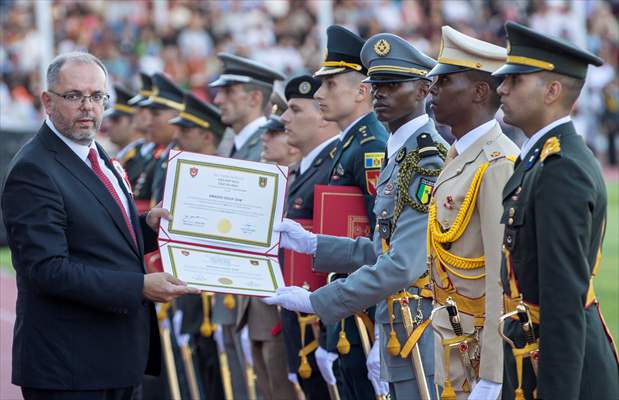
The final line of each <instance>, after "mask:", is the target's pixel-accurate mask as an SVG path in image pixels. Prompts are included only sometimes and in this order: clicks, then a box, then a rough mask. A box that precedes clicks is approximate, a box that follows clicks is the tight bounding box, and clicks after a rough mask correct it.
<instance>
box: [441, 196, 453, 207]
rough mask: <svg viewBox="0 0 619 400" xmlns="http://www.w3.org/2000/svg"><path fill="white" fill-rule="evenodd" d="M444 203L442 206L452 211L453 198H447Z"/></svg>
mask: <svg viewBox="0 0 619 400" xmlns="http://www.w3.org/2000/svg"><path fill="white" fill-rule="evenodd" d="M445 200H446V201H445V203H443V206H444V207H445V208H446V209H448V210H452V209H453V208H454V198H453V196H447V198H446V199H445Z"/></svg>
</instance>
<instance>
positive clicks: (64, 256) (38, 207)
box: [2, 53, 199, 400]
mask: <svg viewBox="0 0 619 400" xmlns="http://www.w3.org/2000/svg"><path fill="white" fill-rule="evenodd" d="M106 81H107V71H106V70H105V67H104V66H103V64H102V63H101V62H100V61H99V60H98V59H97V58H95V57H94V56H92V55H90V54H88V53H67V54H63V55H61V56H58V57H57V58H56V59H54V60H53V61H52V63H51V64H50V66H49V68H48V71H47V87H48V89H47V91H44V92H43V93H42V95H41V102H42V103H43V105H44V107H45V110H46V113H47V115H48V118H47V120H46V121H45V123H44V124H43V126H42V127H41V129H40V131H39V133H38V134H37V136H35V137H34V139H32V140H31V141H30V142H28V143H27V144H26V145H25V146H24V147H23V148H22V149H21V150H20V151H19V153H18V154H17V155H16V156H15V158H14V159H13V161H12V162H11V165H10V167H9V173H8V175H7V178H6V181H5V184H4V188H3V194H2V212H3V217H4V221H5V224H6V228H7V232H8V237H9V245H10V247H11V252H12V257H13V265H14V266H15V269H16V272H17V290H18V294H17V296H18V297H17V309H16V314H17V316H16V321H15V330H14V341H13V376H12V382H13V383H14V384H16V385H19V386H21V387H22V393H23V395H24V397H25V398H26V399H27V400H30V399H129V398H131V396H132V394H133V392H134V390H135V389H136V387H137V385H138V384H139V383H140V382H141V380H142V376H143V374H144V373H145V372H146V373H155V374H156V373H158V372H159V369H160V364H161V363H160V354H159V349H160V347H159V338H158V334H157V330H156V320H155V310H154V305H153V301H157V302H163V301H170V300H172V299H173V298H175V297H177V296H179V295H183V294H192V293H196V292H198V293H199V291H198V290H196V289H193V288H188V287H187V286H186V285H185V284H184V283H183V282H181V281H179V280H177V279H175V278H174V277H172V276H170V275H169V274H165V273H158V274H149V275H145V270H144V265H143V262H142V257H143V255H144V249H147V250H148V249H154V248H156V229H157V225H158V222H159V219H160V218H161V217H162V216H166V215H167V212H166V211H165V210H163V209H159V208H156V209H153V210H151V211H150V212H149V213H148V214H145V215H142V216H138V215H137V211H136V208H135V205H134V203H133V199H132V197H131V194H130V192H129V190H128V187H129V186H128V185H126V184H125V181H124V179H123V177H122V176H121V174H120V173H119V172H120V171H121V169H120V168H119V166H117V165H113V164H112V162H111V161H110V159H109V157H108V156H107V154H105V152H104V151H103V149H102V148H101V147H100V146H98V145H97V144H96V143H95V141H94V137H95V135H96V133H97V131H98V129H99V127H100V125H101V118H102V113H103V109H104V106H105V104H106V102H107V99H108V95H107V94H106V93H105V89H106Z"/></svg>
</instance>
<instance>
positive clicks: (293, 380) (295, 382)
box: [288, 372, 299, 385]
mask: <svg viewBox="0 0 619 400" xmlns="http://www.w3.org/2000/svg"><path fill="white" fill-rule="evenodd" d="M288 380H289V381H290V383H292V384H293V385H298V384H299V378H298V377H297V374H295V373H294V372H289V373H288Z"/></svg>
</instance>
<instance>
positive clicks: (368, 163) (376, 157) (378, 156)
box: [364, 152, 385, 169]
mask: <svg viewBox="0 0 619 400" xmlns="http://www.w3.org/2000/svg"><path fill="white" fill-rule="evenodd" d="M364 158H365V168H366V169H367V168H380V167H381V165H383V158H385V153H383V152H376V153H365V154H364Z"/></svg>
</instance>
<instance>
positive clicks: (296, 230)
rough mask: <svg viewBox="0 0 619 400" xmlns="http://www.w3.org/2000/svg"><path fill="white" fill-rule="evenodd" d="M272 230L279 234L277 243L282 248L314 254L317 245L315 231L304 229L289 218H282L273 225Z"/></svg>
mask: <svg viewBox="0 0 619 400" xmlns="http://www.w3.org/2000/svg"><path fill="white" fill-rule="evenodd" d="M273 231H275V232H279V233H280V234H281V237H280V240H279V245H280V246H281V247H282V248H284V249H290V250H292V251H296V252H297V253H305V254H314V253H316V247H317V246H318V239H317V237H316V234H315V233H312V232H310V231H306V230H305V228H303V226H301V224H299V223H298V222H295V221H293V220H291V219H288V218H284V220H283V221H282V222H281V223H280V224H279V225H276V226H275V227H273Z"/></svg>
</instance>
